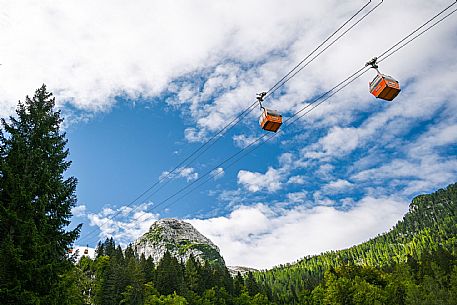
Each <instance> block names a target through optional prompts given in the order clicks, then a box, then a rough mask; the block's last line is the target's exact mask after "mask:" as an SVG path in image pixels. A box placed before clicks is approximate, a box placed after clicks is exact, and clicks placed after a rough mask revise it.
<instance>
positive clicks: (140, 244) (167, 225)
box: [133, 218, 225, 265]
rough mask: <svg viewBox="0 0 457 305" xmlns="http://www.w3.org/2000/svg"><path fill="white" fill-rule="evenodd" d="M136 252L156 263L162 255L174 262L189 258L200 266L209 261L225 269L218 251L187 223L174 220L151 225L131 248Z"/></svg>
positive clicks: (165, 220)
mask: <svg viewBox="0 0 457 305" xmlns="http://www.w3.org/2000/svg"><path fill="white" fill-rule="evenodd" d="M133 247H134V249H135V250H136V252H137V253H138V254H139V255H141V254H144V255H145V257H146V258H148V257H152V259H153V261H154V263H157V262H159V261H160V260H161V259H162V257H163V255H164V254H165V252H166V251H168V252H170V254H172V255H173V256H175V257H176V258H177V259H178V261H183V262H185V261H187V260H188V259H189V257H190V256H191V255H193V256H194V258H195V259H196V260H198V261H200V263H203V262H204V261H209V262H210V263H212V264H223V265H225V262H224V259H223V258H222V256H221V255H220V253H219V248H218V247H217V246H216V245H215V244H213V243H212V242H211V241H210V240H209V239H208V238H206V237H205V236H203V235H202V234H201V233H200V232H198V231H197V230H196V229H195V228H194V227H193V226H192V225H191V224H190V223H187V222H184V221H182V220H178V219H172V218H165V219H160V220H158V221H156V222H155V223H153V224H152V225H151V227H150V229H149V232H147V233H145V234H144V235H143V236H142V237H140V238H139V239H138V240H136V241H135V242H134V244H133Z"/></svg>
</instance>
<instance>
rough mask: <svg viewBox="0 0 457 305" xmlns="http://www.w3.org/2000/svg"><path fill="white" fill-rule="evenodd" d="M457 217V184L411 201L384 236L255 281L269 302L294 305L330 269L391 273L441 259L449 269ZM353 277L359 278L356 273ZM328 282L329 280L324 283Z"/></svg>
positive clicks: (261, 274)
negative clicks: (403, 213)
mask: <svg viewBox="0 0 457 305" xmlns="http://www.w3.org/2000/svg"><path fill="white" fill-rule="evenodd" d="M456 214H457V183H456V184H452V185H449V186H448V187H447V188H446V189H440V190H438V191H437V192H435V193H433V194H430V195H420V196H417V197H416V198H414V199H413V201H412V203H411V204H410V207H409V211H408V213H407V214H406V215H405V216H404V217H403V220H401V221H399V222H398V223H397V224H396V225H395V226H394V228H393V229H392V230H390V231H389V232H387V233H385V234H382V235H379V236H377V237H375V238H373V239H371V240H369V241H368V242H365V243H363V244H360V245H357V246H354V247H351V248H349V249H346V250H341V251H330V252H326V253H323V254H321V255H317V256H310V257H305V258H304V259H302V260H301V261H298V262H297V263H295V264H292V265H281V266H279V267H276V268H273V269H272V270H269V271H266V272H259V273H257V274H256V278H257V280H258V281H259V283H260V284H261V285H262V286H263V287H264V289H265V290H266V291H267V292H268V294H269V295H270V297H271V298H272V299H273V300H275V301H277V302H279V303H293V302H296V301H297V300H298V299H300V298H299V296H298V295H299V294H300V293H302V294H303V293H306V292H307V291H308V292H309V291H311V290H313V289H314V288H315V287H316V286H317V285H318V284H320V283H322V281H323V279H324V274H325V271H328V270H330V271H332V272H335V270H336V274H337V273H338V272H342V271H341V268H343V269H344V268H346V269H347V268H348V266H352V267H350V268H349V269H351V270H353V269H354V268H362V269H360V270H365V271H366V270H375V269H373V268H376V270H380V271H384V272H391V271H392V270H393V269H395V268H397V267H398V266H403V265H406V264H412V263H414V262H417V263H418V264H419V265H420V264H421V262H425V261H433V260H435V259H437V260H440V259H441V258H440V257H441V256H444V257H452V256H453V257H452V258H449V259H448V263H447V266H445V267H446V268H445V269H449V268H450V266H452V265H453V262H454V261H455V255H456V252H457V249H456V245H457V238H456V237H457V217H456ZM441 260H442V259H441ZM422 265H425V264H424V263H423V264H422ZM422 265H421V266H422ZM418 268H419V267H418ZM418 268H416V269H418ZM419 269H420V268H419ZM338 270H339V271H338ZM346 271H347V270H346ZM416 271H417V270H416ZM447 271H449V270H447ZM376 272H378V271H376ZM343 273H344V272H343ZM449 273H450V271H449ZM357 276H359V277H360V274H357ZM327 280H328V275H326V280H325V281H324V283H326V282H327ZM319 287H321V286H319ZM380 304H383V302H381V303H380Z"/></svg>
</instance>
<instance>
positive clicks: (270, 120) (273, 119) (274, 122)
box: [257, 92, 282, 132]
mask: <svg viewBox="0 0 457 305" xmlns="http://www.w3.org/2000/svg"><path fill="white" fill-rule="evenodd" d="M266 94H267V93H266V92H262V93H259V94H257V100H258V101H259V105H260V109H261V110H262V114H261V115H260V118H259V124H260V127H262V129H263V130H266V131H271V132H277V131H278V129H279V127H281V125H282V115H281V114H280V113H279V112H278V111H276V110H272V109H266V108H265V107H263V106H262V102H263V98H264V97H265V95H266Z"/></svg>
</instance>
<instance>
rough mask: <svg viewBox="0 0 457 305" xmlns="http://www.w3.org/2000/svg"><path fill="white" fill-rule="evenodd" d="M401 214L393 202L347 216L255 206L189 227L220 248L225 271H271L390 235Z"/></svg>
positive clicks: (403, 207) (364, 206) (371, 203)
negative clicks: (235, 267) (233, 267)
mask: <svg viewBox="0 0 457 305" xmlns="http://www.w3.org/2000/svg"><path fill="white" fill-rule="evenodd" d="M406 211H407V204H405V203H404V202H402V201H398V200H396V199H394V198H373V197H366V198H363V199H362V200H360V201H359V202H357V203H356V204H355V206H354V207H353V208H351V209H349V210H347V211H342V210H337V209H335V208H333V207H326V206H318V207H313V208H303V207H295V208H292V209H283V208H278V207H269V206H266V205H263V204H258V205H255V206H250V207H248V206H240V207H239V208H237V209H235V210H234V211H233V212H232V213H230V214H229V215H228V216H224V217H215V218H210V219H190V220H189V222H191V223H192V224H193V225H194V226H195V227H196V228H197V229H198V230H199V231H200V232H201V233H203V234H204V235H206V236H208V237H209V238H210V239H211V240H212V241H213V242H214V243H216V244H217V245H218V246H219V247H220V249H221V253H222V255H223V256H224V259H225V260H226V262H227V264H228V265H242V266H250V267H255V268H270V267H272V266H274V265H278V264H282V263H287V262H292V261H295V260H297V259H300V258H302V257H304V256H305V255H313V254H318V253H321V252H323V251H327V250H335V249H343V248H347V247H350V246H352V245H354V244H358V243H361V242H363V241H366V240H368V239H369V238H371V237H373V236H376V235H377V234H379V233H382V232H385V231H387V230H388V229H390V228H391V227H392V226H393V225H394V224H395V223H396V222H397V221H398V220H399V219H401V217H402V215H403V214H404V213H405V212H406Z"/></svg>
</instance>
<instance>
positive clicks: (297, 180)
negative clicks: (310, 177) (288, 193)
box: [287, 175, 306, 184]
mask: <svg viewBox="0 0 457 305" xmlns="http://www.w3.org/2000/svg"><path fill="white" fill-rule="evenodd" d="M305 181H306V179H305V177H304V176H300V175H298V176H292V177H290V178H289V180H288V181H287V183H288V184H304V183H305Z"/></svg>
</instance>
